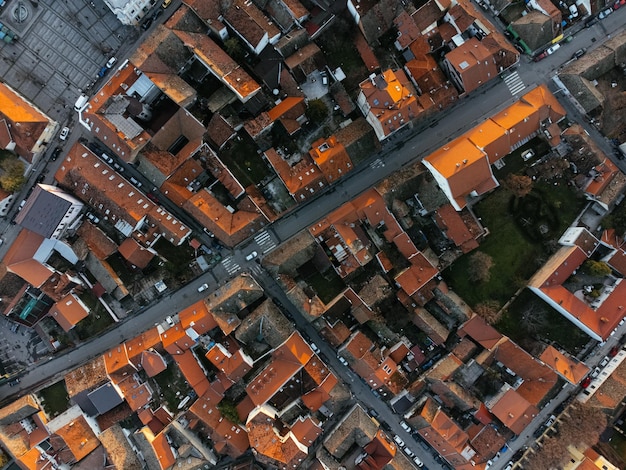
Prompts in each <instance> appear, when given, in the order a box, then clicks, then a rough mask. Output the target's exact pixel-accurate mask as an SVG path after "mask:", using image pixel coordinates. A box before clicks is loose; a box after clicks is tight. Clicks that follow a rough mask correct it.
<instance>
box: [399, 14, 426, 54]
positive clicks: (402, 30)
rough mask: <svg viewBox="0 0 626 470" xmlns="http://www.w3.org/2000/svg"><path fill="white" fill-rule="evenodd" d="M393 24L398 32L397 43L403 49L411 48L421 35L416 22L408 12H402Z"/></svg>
mask: <svg viewBox="0 0 626 470" xmlns="http://www.w3.org/2000/svg"><path fill="white" fill-rule="evenodd" d="M393 24H394V25H395V27H396V29H397V30H398V36H397V37H396V42H397V43H398V45H399V46H400V48H401V49H404V48H406V47H409V45H410V44H411V43H412V42H413V41H415V39H417V37H418V36H419V35H420V30H419V28H418V27H417V25H416V24H415V20H414V19H413V17H412V16H411V15H409V14H408V13H407V12H406V11H402V13H400V14H399V15H398V16H396V18H395V19H394V20H393Z"/></svg>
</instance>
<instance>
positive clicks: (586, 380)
mask: <svg viewBox="0 0 626 470" xmlns="http://www.w3.org/2000/svg"><path fill="white" fill-rule="evenodd" d="M590 383H591V377H585V378H584V379H583V381H582V382H580V386H581V387H582V388H587V387H589V384H590Z"/></svg>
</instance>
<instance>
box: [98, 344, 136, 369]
mask: <svg viewBox="0 0 626 470" xmlns="http://www.w3.org/2000/svg"><path fill="white" fill-rule="evenodd" d="M102 356H103V357H104V365H105V367H106V370H107V374H108V375H109V377H113V376H119V377H121V376H123V375H127V374H132V373H134V372H136V369H135V366H134V365H133V363H132V362H130V360H129V358H128V352H127V351H126V344H124V343H122V344H121V345H119V346H116V347H114V348H113V349H109V350H108V351H107V352H105V353H104V354H103V355H102Z"/></svg>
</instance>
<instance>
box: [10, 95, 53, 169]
mask: <svg viewBox="0 0 626 470" xmlns="http://www.w3.org/2000/svg"><path fill="white" fill-rule="evenodd" d="M0 119H2V120H6V121H5V125H4V126H2V127H3V128H4V129H5V131H7V132H8V134H10V139H11V140H12V141H13V142H14V143H15V148H14V151H15V152H16V153H17V154H18V155H19V156H21V157H23V158H24V159H25V160H26V161H28V162H32V157H33V150H37V151H39V150H38V149H36V146H37V143H38V141H39V140H40V139H42V135H43V133H44V131H46V127H48V125H51V124H52V123H54V121H52V120H51V119H50V118H49V117H48V116H46V115H45V114H44V113H43V112H42V111H41V110H39V109H38V108H37V107H36V106H35V105H34V104H32V103H31V102H29V101H28V100H26V98H25V97H23V96H22V95H20V94H19V93H17V92H16V91H15V90H13V89H12V88H11V87H9V86H8V85H6V84H5V83H0ZM54 124H55V125H56V123H54ZM50 130H51V129H50ZM43 139H45V135H44V137H43ZM7 143H8V142H7ZM2 148H5V147H4V146H3V147H2Z"/></svg>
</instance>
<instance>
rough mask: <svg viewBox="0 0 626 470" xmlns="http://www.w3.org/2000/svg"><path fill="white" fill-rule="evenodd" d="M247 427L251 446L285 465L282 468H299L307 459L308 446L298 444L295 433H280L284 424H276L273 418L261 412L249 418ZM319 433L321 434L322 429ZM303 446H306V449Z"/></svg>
mask: <svg viewBox="0 0 626 470" xmlns="http://www.w3.org/2000/svg"><path fill="white" fill-rule="evenodd" d="M268 423H270V424H268ZM246 426H247V428H248V438H249V440H250V446H252V447H254V449H255V450H256V451H257V452H258V453H259V454H261V455H264V456H266V457H269V458H270V459H272V460H275V461H277V462H280V463H281V464H284V465H281V467H283V468H287V467H288V468H297V467H299V466H300V465H301V464H302V462H303V460H304V459H305V458H306V456H307V448H308V446H306V445H305V444H304V443H301V442H298V441H297V440H296V438H295V436H294V435H293V433H287V434H286V435H284V436H283V435H282V433H281V432H279V428H282V423H280V424H276V422H275V420H274V417H273V416H268V415H266V414H265V413H263V412H261V411H259V412H257V413H256V414H255V415H254V416H253V417H252V418H251V419H250V418H248V421H247V423H246ZM281 431H282V429H281ZM319 433H320V434H321V428H320V429H319ZM299 444H300V445H299ZM301 446H304V449H303V448H302V447H301Z"/></svg>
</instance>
